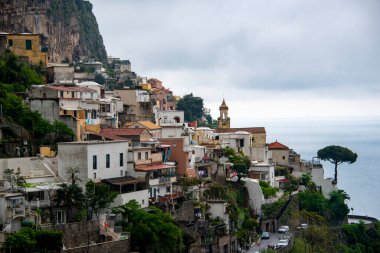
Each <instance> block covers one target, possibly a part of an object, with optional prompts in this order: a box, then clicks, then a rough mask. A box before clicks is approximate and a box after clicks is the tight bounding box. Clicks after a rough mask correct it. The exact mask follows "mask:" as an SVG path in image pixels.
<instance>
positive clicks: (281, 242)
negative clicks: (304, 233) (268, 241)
mask: <svg viewBox="0 0 380 253" xmlns="http://www.w3.org/2000/svg"><path fill="white" fill-rule="evenodd" d="M288 244H289V240H288V239H281V240H279V241H278V242H277V244H276V249H278V248H283V247H286V246H288Z"/></svg>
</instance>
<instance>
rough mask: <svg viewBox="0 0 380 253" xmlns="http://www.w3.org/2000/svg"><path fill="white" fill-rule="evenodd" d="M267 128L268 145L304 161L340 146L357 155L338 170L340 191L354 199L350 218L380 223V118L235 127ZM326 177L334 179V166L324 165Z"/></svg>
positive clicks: (272, 122) (270, 122)
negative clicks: (276, 144) (274, 144)
mask: <svg viewBox="0 0 380 253" xmlns="http://www.w3.org/2000/svg"><path fill="white" fill-rule="evenodd" d="M244 126H265V128H266V131H267V142H268V143H270V142H273V141H275V140H277V141H279V142H281V143H283V144H285V145H287V146H288V147H289V148H292V149H293V150H295V151H296V152H297V153H299V154H301V158H302V159H304V160H311V159H312V158H313V157H315V156H316V155H317V151H318V150H319V149H321V148H323V147H325V146H328V145H340V146H344V147H347V148H349V149H351V150H352V151H353V152H355V153H357V154H358V159H357V161H356V162H355V163H353V164H350V165H349V164H346V163H344V164H341V165H340V166H339V167H338V187H339V188H340V189H343V190H345V191H346V192H347V193H348V194H349V195H350V197H351V200H350V201H349V202H348V206H349V207H350V208H353V211H350V214H352V213H354V214H358V215H368V216H371V217H375V218H378V219H380V200H379V195H380V183H379V179H380V118H374V119H368V118H353V119H338V120H337V119H335V120H334V119H311V120H298V119H297V120H295V121H290V120H259V121H257V120H255V121H251V122H249V121H247V122H239V124H238V125H236V126H235V125H233V127H244ZM323 167H324V170H325V178H326V177H331V178H333V177H334V167H333V164H331V163H329V162H323Z"/></svg>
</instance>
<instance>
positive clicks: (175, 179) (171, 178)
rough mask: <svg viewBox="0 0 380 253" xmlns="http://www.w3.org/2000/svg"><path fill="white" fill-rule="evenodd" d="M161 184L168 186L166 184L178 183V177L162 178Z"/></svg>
mask: <svg viewBox="0 0 380 253" xmlns="http://www.w3.org/2000/svg"><path fill="white" fill-rule="evenodd" d="M159 179H160V184H166V183H175V182H177V177H175V176H171V177H160V178H159Z"/></svg>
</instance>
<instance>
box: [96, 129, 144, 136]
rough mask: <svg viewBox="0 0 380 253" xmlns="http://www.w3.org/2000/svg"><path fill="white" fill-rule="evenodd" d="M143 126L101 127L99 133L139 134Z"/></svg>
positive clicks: (142, 130)
mask: <svg viewBox="0 0 380 253" xmlns="http://www.w3.org/2000/svg"><path fill="white" fill-rule="evenodd" d="M144 131H147V130H146V129H145V128H103V129H101V130H100V133H101V134H111V135H123V136H124V135H131V136H132V135H141V134H142V133H143V132H144Z"/></svg>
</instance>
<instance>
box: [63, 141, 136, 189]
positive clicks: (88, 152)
mask: <svg viewBox="0 0 380 253" xmlns="http://www.w3.org/2000/svg"><path fill="white" fill-rule="evenodd" d="M128 147H129V142H128V141H82V142H65V143H58V175H59V176H61V177H62V178H64V179H66V180H67V181H68V180H69V175H68V174H67V169H68V168H70V167H72V168H78V169H79V171H80V172H79V174H78V177H79V178H80V179H81V180H82V181H81V182H78V184H80V185H81V186H82V187H84V185H85V184H86V183H87V181H88V180H89V179H92V180H94V181H100V180H102V179H109V178H116V177H122V176H124V175H125V174H126V172H127V163H128V160H127V158H128V155H127V154H128Z"/></svg>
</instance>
